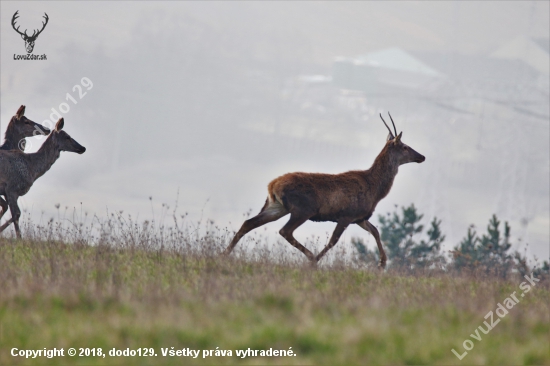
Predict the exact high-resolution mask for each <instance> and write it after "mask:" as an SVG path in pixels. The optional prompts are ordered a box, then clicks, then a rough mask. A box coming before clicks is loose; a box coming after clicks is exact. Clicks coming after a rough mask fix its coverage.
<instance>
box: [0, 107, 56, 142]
mask: <svg viewBox="0 0 550 366" xmlns="http://www.w3.org/2000/svg"><path fill="white" fill-rule="evenodd" d="M49 133H50V130H49V129H48V128H46V127H44V126H42V125H41V124H38V123H36V122H33V121H31V120H30V119H28V118H27V117H25V106H24V105H22V106H21V107H19V109H18V110H17V112H16V113H15V116H13V117H12V118H11V120H10V123H9V124H8V128H6V133H5V135H4V143H3V144H2V145H0V150H15V149H21V150H24V147H25V146H24V142H23V141H24V140H23V139H24V138H25V137H33V136H36V135H47V134H49Z"/></svg>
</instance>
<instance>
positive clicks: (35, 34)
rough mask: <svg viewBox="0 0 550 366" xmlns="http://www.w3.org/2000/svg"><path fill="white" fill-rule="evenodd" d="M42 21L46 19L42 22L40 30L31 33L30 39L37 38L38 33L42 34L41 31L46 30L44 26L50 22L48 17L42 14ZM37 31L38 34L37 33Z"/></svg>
mask: <svg viewBox="0 0 550 366" xmlns="http://www.w3.org/2000/svg"><path fill="white" fill-rule="evenodd" d="M43 18H44V19H46V21H45V22H42V29H40V30H38V29H35V30H34V32H33V33H32V36H31V38H34V37H38V35H39V34H40V33H42V31H43V30H44V28H46V24H48V20H50V18H49V17H48V14H46V13H44V16H43ZM37 31H38V33H37Z"/></svg>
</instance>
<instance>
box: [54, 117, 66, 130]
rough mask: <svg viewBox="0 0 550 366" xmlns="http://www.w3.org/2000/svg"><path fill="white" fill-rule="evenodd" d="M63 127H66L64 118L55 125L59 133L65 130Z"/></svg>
mask: <svg viewBox="0 0 550 366" xmlns="http://www.w3.org/2000/svg"><path fill="white" fill-rule="evenodd" d="M63 125H65V120H64V119H63V117H61V118H60V119H59V121H57V123H56V124H55V130H56V131H57V132H59V131H61V130H62V129H63Z"/></svg>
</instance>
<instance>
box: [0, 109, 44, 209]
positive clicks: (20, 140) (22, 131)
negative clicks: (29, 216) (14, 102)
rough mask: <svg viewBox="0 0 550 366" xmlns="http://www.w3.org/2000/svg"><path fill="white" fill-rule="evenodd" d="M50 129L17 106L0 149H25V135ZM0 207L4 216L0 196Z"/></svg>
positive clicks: (4, 206) (38, 133)
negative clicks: (27, 115) (29, 116)
mask: <svg viewBox="0 0 550 366" xmlns="http://www.w3.org/2000/svg"><path fill="white" fill-rule="evenodd" d="M49 133H50V130H49V129H48V128H46V127H44V126H42V125H40V124H38V123H36V122H33V121H31V120H30V119H28V118H27V117H25V106H24V105H22V106H21V107H19V109H18V110H17V112H16V113H15V116H13V117H12V118H11V120H10V123H9V124H8V128H7V129H6V133H5V135H4V143H3V144H2V145H0V150H15V149H20V150H21V151H24V150H25V145H26V143H25V137H32V136H36V135H47V134H49ZM0 207H1V208H2V212H1V213H0V218H1V217H2V216H4V214H5V213H6V211H7V210H8V203H7V202H6V201H5V200H4V199H3V198H2V197H0Z"/></svg>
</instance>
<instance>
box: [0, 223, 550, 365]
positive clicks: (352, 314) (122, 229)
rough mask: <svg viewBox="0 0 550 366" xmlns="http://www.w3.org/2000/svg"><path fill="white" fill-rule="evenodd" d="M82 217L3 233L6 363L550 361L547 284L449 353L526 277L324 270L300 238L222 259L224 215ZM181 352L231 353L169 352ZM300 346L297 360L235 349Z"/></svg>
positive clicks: (1, 344) (1, 309) (0, 311)
mask: <svg viewBox="0 0 550 366" xmlns="http://www.w3.org/2000/svg"><path fill="white" fill-rule="evenodd" d="M76 221H79V222H80V223H75V221H73V220H71V221H66V224H64V225H63V224H60V223H58V222H54V221H50V222H48V223H47V224H45V225H42V226H40V225H33V224H32V223H31V222H28V221H27V222H26V224H25V226H24V233H25V235H24V239H23V240H15V239H13V238H9V237H5V236H4V237H0V289H1V291H0V364H2V365H8V364H83V363H85V364H125V365H126V364H155V365H157V364H233V363H244V364H362V365H366V364H368V365H374V364H384V365H386V364H392V365H395V364H459V363H463V364H499V365H505V364H514V365H516V364H550V351H549V344H548V342H549V334H550V319H549V311H548V304H549V303H550V301H549V300H550V296H549V294H550V291H549V290H550V289H549V285H548V281H541V282H540V283H538V284H537V285H536V286H534V287H533V289H532V290H531V291H530V292H529V293H526V294H525V297H523V298H521V301H520V302H519V303H518V304H517V305H516V306H515V307H514V308H513V309H511V310H510V311H509V314H508V315H506V317H504V318H503V319H502V320H501V322H500V323H499V324H497V325H496V326H495V327H494V329H492V330H491V332H490V333H488V334H486V335H485V334H483V333H480V334H481V337H482V339H481V341H475V340H473V343H474V348H473V349H472V350H471V351H469V353H468V354H467V355H466V356H465V358H464V359H463V360H462V361H459V360H458V359H457V358H456V357H455V356H454V354H453V353H452V352H451V349H452V348H454V349H455V350H457V351H459V353H462V352H463V351H464V349H463V346H462V344H463V341H464V340H465V339H471V340H472V338H471V337H470V334H472V333H473V332H474V331H475V330H476V328H477V327H478V326H480V325H482V324H483V321H484V320H485V319H484V316H485V315H486V314H487V313H488V312H489V311H491V310H492V311H495V309H496V307H497V304H498V303H502V301H503V300H504V299H505V298H506V297H508V296H509V295H510V294H511V293H512V292H514V291H516V292H518V291H519V290H518V289H519V287H518V286H519V284H520V282H522V280H521V279H519V278H510V279H507V280H502V279H498V278H490V277H487V276H482V275H479V274H475V273H474V274H469V275H460V274H450V273H444V272H437V273H435V272H429V271H427V272H424V273H417V274H416V275H414V276H413V275H404V274H400V273H397V272H392V271H391V270H390V271H387V272H386V273H384V274H381V273H378V272H375V271H371V270H367V269H365V268H362V267H361V266H360V264H358V263H354V262H349V261H348V262H344V261H334V262H333V263H331V264H328V265H324V266H320V267H319V268H317V269H314V268H311V267H310V266H309V265H307V264H306V263H305V261H302V259H301V257H302V256H303V255H302V254H301V253H298V254H299V256H296V257H294V256H291V255H288V253H289V252H290V251H291V248H290V246H288V245H286V246H285V247H284V248H285V251H279V252H273V251H270V250H269V246H265V245H264V246H263V249H262V250H261V251H259V252H258V253H256V254H254V255H253V254H251V253H248V252H246V251H240V252H237V253H236V255H235V256H232V257H230V258H221V257H219V256H218V253H220V252H221V250H222V248H224V246H225V245H226V243H227V242H228V240H229V239H230V236H231V235H232V233H229V232H227V230H224V229H220V228H217V227H216V226H215V225H214V224H213V223H212V222H207V223H206V224H202V225H201V224H197V223H196V224H185V220H184V218H180V219H179V220H176V219H175V220H174V224H173V225H172V227H162V226H160V227H159V226H158V225H155V224H154V223H142V224H138V223H136V222H135V220H133V219H132V218H131V217H128V216H126V217H124V216H123V215H122V214H114V215H111V216H110V219H108V220H104V221H101V220H98V219H95V220H92V222H91V223H89V224H86V223H85V222H84V223H82V221H83V220H76ZM67 222H68V223H67ZM73 223H74V224H73ZM204 225H206V226H204ZM284 253H287V254H284ZM13 347H16V348H19V349H43V348H53V347H57V348H60V347H63V348H65V350H66V349H68V348H69V347H75V348H77V349H78V348H80V347H88V348H92V347H93V348H97V347H100V348H102V350H103V352H104V353H107V352H108V351H109V350H111V349H113V348H117V349H126V348H128V347H129V348H131V349H137V348H139V347H147V348H150V347H152V348H154V349H155V351H156V353H157V354H158V356H157V357H151V358H148V357H141V358H140V357H128V358H122V357H118V358H111V357H109V356H107V357H106V358H98V357H87V358H79V357H63V358H54V359H47V358H37V359H33V360H26V359H24V358H21V357H12V356H11V355H10V350H11V349H12V348H13ZM170 347H175V349H182V348H191V349H200V350H203V349H216V347H219V349H224V350H232V351H233V352H232V353H233V356H231V357H209V358H205V359H203V358H202V356H199V357H198V358H196V359H193V358H189V357H186V358H183V357H163V356H162V355H161V348H170ZM289 347H292V350H293V351H294V352H295V353H296V354H297V356H295V357H266V358H260V357H257V358H254V357H247V358H239V357H237V356H236V353H235V351H236V350H238V349H248V348H251V349H258V350H261V349H269V348H273V349H281V350H288V349H289Z"/></svg>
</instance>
